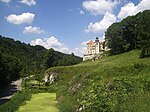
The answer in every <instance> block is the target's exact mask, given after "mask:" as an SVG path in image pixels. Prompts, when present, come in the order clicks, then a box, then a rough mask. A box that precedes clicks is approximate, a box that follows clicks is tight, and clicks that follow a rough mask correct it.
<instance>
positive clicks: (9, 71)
mask: <svg viewBox="0 0 150 112" xmlns="http://www.w3.org/2000/svg"><path fill="white" fill-rule="evenodd" d="M81 61H82V58H80V57H77V56H75V55H74V54H73V53H72V54H64V53H61V52H58V51H55V50H53V49H49V50H47V49H45V48H44V47H42V46H39V45H37V46H31V45H30V44H26V43H22V42H20V41H15V40H14V39H11V38H6V37H2V36H0V87H3V86H5V85H6V84H8V83H9V82H11V81H12V80H15V79H18V78H20V77H27V76H29V75H36V74H41V73H42V72H44V70H45V69H47V68H50V67H53V66H68V65H73V64H77V63H80V62H81Z"/></svg>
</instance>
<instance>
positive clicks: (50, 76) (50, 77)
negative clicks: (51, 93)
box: [45, 72, 58, 84]
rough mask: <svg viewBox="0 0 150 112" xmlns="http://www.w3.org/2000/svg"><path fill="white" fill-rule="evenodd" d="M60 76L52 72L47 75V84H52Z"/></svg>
mask: <svg viewBox="0 0 150 112" xmlns="http://www.w3.org/2000/svg"><path fill="white" fill-rule="evenodd" d="M57 77H58V74H57V73H56V72H50V73H47V74H46V75H45V83H49V84H52V83H54V82H55V80H56V79H57Z"/></svg>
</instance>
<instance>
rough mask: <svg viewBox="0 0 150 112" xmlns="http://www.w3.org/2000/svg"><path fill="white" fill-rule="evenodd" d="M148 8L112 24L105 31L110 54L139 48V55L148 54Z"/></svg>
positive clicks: (149, 13)
mask: <svg viewBox="0 0 150 112" xmlns="http://www.w3.org/2000/svg"><path fill="white" fill-rule="evenodd" d="M149 18H150V10H146V11H143V12H142V13H141V12H140V13H138V14H137V15H135V16H129V17H127V18H125V19H124V20H122V21H121V22H119V23H114V24H112V25H111V26H110V27H109V28H108V29H107V31H106V33H105V35H106V38H105V40H106V43H107V45H108V47H109V48H110V49H111V50H110V52H111V54H120V53H124V52H127V51H130V50H133V49H140V50H141V54H140V57H141V58H143V57H148V56H150V32H149V31H150V25H149V24H150V19H149Z"/></svg>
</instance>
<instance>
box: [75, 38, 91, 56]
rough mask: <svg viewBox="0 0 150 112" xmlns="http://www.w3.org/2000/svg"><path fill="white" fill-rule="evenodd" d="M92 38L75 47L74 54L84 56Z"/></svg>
mask: <svg viewBox="0 0 150 112" xmlns="http://www.w3.org/2000/svg"><path fill="white" fill-rule="evenodd" d="M89 41H90V40H88V41H84V42H82V43H81V44H80V45H79V46H78V47H77V48H75V49H74V51H73V52H74V54H75V55H77V56H80V57H83V55H84V54H85V53H86V50H87V48H86V43H87V42H89Z"/></svg>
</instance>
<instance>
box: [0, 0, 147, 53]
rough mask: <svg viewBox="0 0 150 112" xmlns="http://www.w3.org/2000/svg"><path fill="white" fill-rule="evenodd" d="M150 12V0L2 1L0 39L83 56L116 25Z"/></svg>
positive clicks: (0, 2)
mask: <svg viewBox="0 0 150 112" xmlns="http://www.w3.org/2000/svg"><path fill="white" fill-rule="evenodd" d="M146 9H150V0H0V35H2V36H7V37H11V38H14V39H15V40H20V41H22V42H25V43H30V44H31V45H42V46H44V47H45V48H47V49H49V48H54V49H55V50H58V51H61V52H64V53H71V52H74V53H75V54H76V55H79V56H82V55H83V52H84V49H85V44H86V42H87V41H88V40H93V39H94V38H95V37H96V36H98V37H99V38H100V40H103V35H104V32H105V30H106V29H107V28H108V27H109V26H110V25H111V24H112V23H114V22H118V21H121V20H122V19H123V18H125V17H127V16H129V15H130V16H131V15H135V14H137V13H138V12H140V11H143V10H146Z"/></svg>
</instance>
